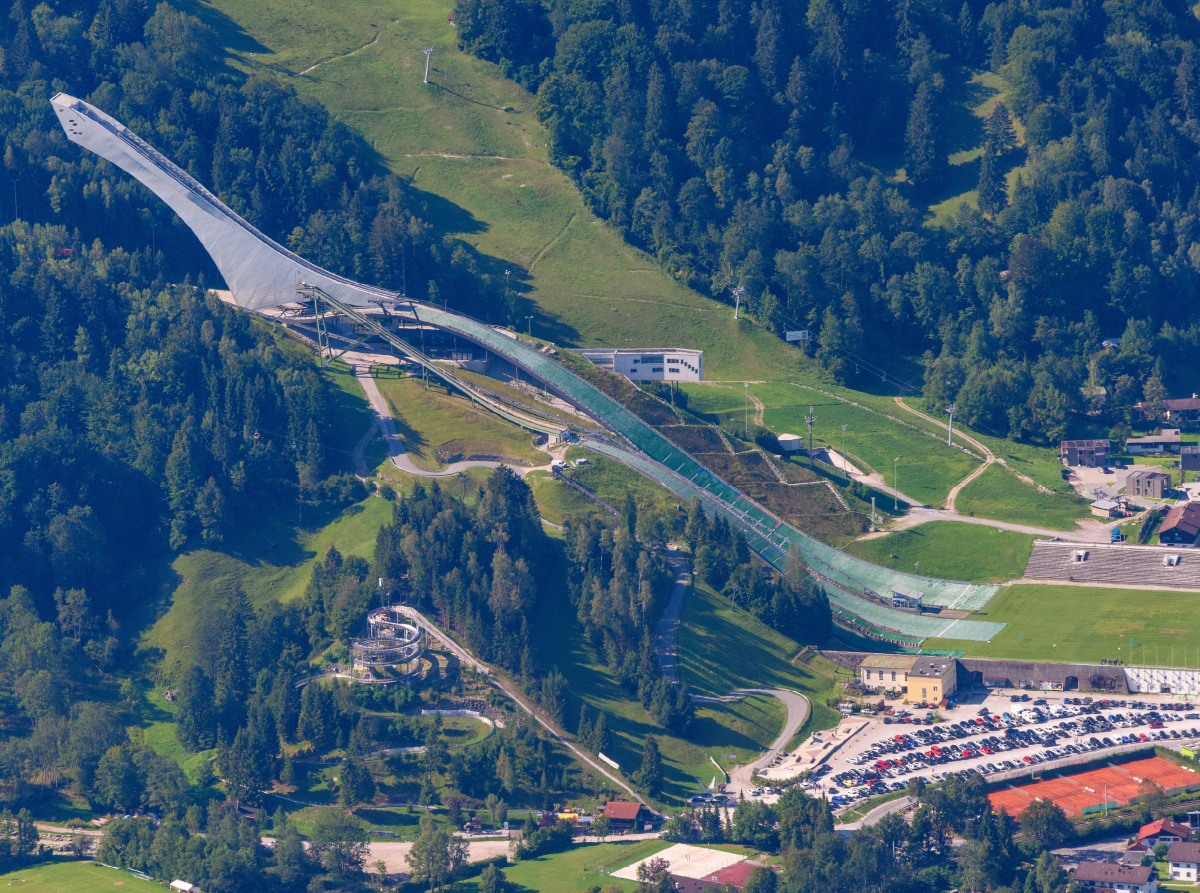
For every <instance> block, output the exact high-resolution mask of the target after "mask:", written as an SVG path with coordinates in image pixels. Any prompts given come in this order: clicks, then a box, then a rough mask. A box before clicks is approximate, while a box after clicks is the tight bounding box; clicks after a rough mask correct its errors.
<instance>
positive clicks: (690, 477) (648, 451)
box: [416, 306, 1004, 641]
mask: <svg viewBox="0 0 1200 893" xmlns="http://www.w3.org/2000/svg"><path fill="white" fill-rule="evenodd" d="M416 313H417V316H418V318H419V319H421V320H423V321H424V322H427V323H429V324H431V325H434V326H437V327H438V328H440V329H445V330H446V331H451V332H455V333H456V334H459V335H462V336H463V337H464V338H468V339H470V340H472V341H474V342H476V343H478V344H481V345H483V346H484V347H486V348H487V349H488V350H490V351H492V352H493V353H496V354H498V355H499V356H501V357H503V358H504V359H506V360H508V361H509V362H511V363H513V364H514V365H516V366H519V367H520V368H522V369H524V370H525V371H527V372H529V373H530V374H531V375H534V376H536V377H537V378H539V379H540V380H542V381H544V382H546V383H548V384H549V385H550V386H551V387H554V388H556V389H557V390H558V391H560V392H561V393H563V394H565V395H566V396H567V397H568V398H570V399H571V400H573V401H574V402H575V403H576V404H578V405H579V406H581V407H583V408H584V409H585V410H587V411H588V412H589V413H591V414H592V415H594V416H595V417H596V418H597V419H599V420H600V421H601V422H603V423H604V424H606V425H608V427H609V428H610V429H612V430H613V431H616V432H617V433H618V434H620V435H621V436H622V437H624V438H625V439H626V440H628V441H629V443H630V444H632V445H633V446H634V447H636V448H637V450H640V451H641V454H644V455H641V454H639V453H637V452H633V451H631V450H628V449H623V448H622V447H619V446H617V445H615V444H612V443H609V442H606V441H603V440H595V439H593V440H588V441H587V443H586V444H585V445H586V446H587V447H589V448H590V449H593V450H596V451H597V452H599V453H602V454H604V455H607V456H609V457H610V458H613V459H615V460H617V461H618V462H621V463H622V464H623V465H626V466H628V467H630V468H633V469H635V470H637V471H639V472H641V473H642V474H644V475H646V476H647V477H649V478H651V479H652V480H655V481H657V482H658V483H660V484H662V485H663V486H665V487H667V488H668V489H669V490H671V491H672V492H673V493H675V494H676V495H678V496H680V497H681V498H683V499H685V500H691V498H692V497H693V496H699V497H700V498H701V500H702V501H703V503H704V505H705V508H706V510H708V511H709V512H710V513H711V512H714V511H716V512H720V513H722V514H723V515H725V516H726V517H727V518H728V519H730V520H731V521H732V522H733V523H735V524H737V526H738V529H740V530H741V531H742V534H743V535H744V536H745V537H746V541H747V542H748V543H749V545H750V547H751V548H752V549H754V551H755V552H757V553H758V554H759V555H761V556H762V557H763V559H764V560H765V561H767V562H768V563H770V564H771V565H772V566H773V567H775V568H777V569H779V570H783V569H784V567H785V566H786V563H787V554H788V551H789V550H790V549H792V548H793V547H795V548H798V549H799V550H800V552H801V555H802V556H803V557H804V560H805V562H806V563H807V564H808V565H809V567H811V568H812V569H813V570H814V571H816V572H817V573H818V574H820V575H821V576H823V577H825V578H826V579H828V580H829V581H830V582H832V583H834V584H836V586H833V587H828V590H829V595H830V599H831V601H834V602H836V603H838V604H839V605H840V606H841V607H843V608H845V610H847V611H849V612H850V613H852V614H854V615H856V616H859V617H862V618H863V619H864V620H867V621H869V622H871V623H876V624H879V625H881V626H885V627H888V628H889V629H893V630H898V631H899V632H901V633H904V634H907V635H915V636H920V637H923V638H925V637H937V636H942V635H943V634H945V633H949V637H951V638H956V639H966V640H971V641H986V640H988V639H990V638H991V637H992V636H994V635H995V634H996V633H997V632H999V631H1000V630H1001V629H1003V627H1004V624H1002V623H988V622H981V621H975V620H952V619H946V618H941V617H929V616H921V615H917V614H909V613H906V612H904V611H897V610H893V609H892V608H889V607H887V606H885V605H883V604H880V603H879V602H877V601H875V600H874V599H871V598H859V597H857V596H854V595H851V594H849V593H846V592H843V591H841V590H840V589H838V588H837V587H839V586H840V587H844V588H846V589H850V590H857V591H860V592H867V593H876V594H878V595H879V596H880V597H884V598H886V597H888V596H889V595H890V593H891V590H892V587H893V586H897V585H898V586H903V587H905V588H907V589H916V590H918V591H920V592H922V593H924V595H925V598H924V602H925V603H926V604H930V605H934V606H941V607H953V608H955V609H958V610H963V611H969V610H973V609H976V608H980V607H982V606H983V605H984V604H986V603H987V601H988V600H989V599H990V598H991V597H992V596H993V595H995V593H996V592H997V591H998V590H999V588H1000V587H999V586H979V585H976V584H972V583H964V582H961V581H956V580H939V579H936V578H933V577H922V576H917V575H915V574H905V573H901V572H899V571H893V570H889V569H888V568H885V567H880V566H879V565H876V564H871V563H870V562H868V561H863V560H862V559H860V558H855V557H854V556H851V555H847V554H846V553H844V552H841V551H839V550H838V549H835V548H833V547H832V546H828V545H826V544H825V543H822V542H819V541H818V540H815V539H813V538H812V537H809V536H806V535H805V534H803V533H801V532H800V531H799V530H796V529H795V528H794V527H792V526H791V525H789V524H787V523H785V522H784V521H783V520H782V519H780V518H777V517H776V516H775V515H773V514H771V513H770V512H768V511H767V510H766V509H764V508H762V507H761V506H759V505H757V504H756V503H754V502H753V501H752V500H750V499H749V498H747V497H746V496H745V495H744V494H743V493H741V492H740V491H739V490H737V489H736V488H734V487H732V486H730V485H729V484H726V483H725V482H724V481H722V480H721V479H720V478H718V477H717V476H716V475H714V474H713V473H712V472H710V471H709V470H708V469H706V468H704V466H702V465H700V463H698V462H696V461H695V460H694V459H693V458H692V457H691V456H689V455H688V454H687V453H685V452H683V451H682V450H680V449H679V447H677V446H675V445H674V444H673V443H671V442H670V441H669V440H667V439H666V438H665V437H663V436H662V435H661V434H659V433H658V432H657V431H655V430H654V429H653V428H652V427H650V426H649V425H647V424H646V423H645V422H643V421H642V420H641V419H639V418H638V417H637V416H635V415H634V414H633V413H631V412H630V411H629V410H627V409H626V408H625V407H623V406H621V405H620V404H619V403H617V402H616V401H615V400H613V399H612V398H611V397H609V396H608V395H606V394H603V393H601V392H600V391H598V390H597V389H596V388H594V387H592V385H590V384H588V383H587V382H585V381H584V380H583V379H581V378H579V377H578V376H576V375H575V374H573V373H572V372H570V371H569V370H567V369H565V368H564V367H563V366H561V365H559V364H558V363H556V362H555V361H554V360H552V359H550V358H549V357H548V356H546V355H545V354H543V353H541V352H539V351H538V350H536V349H535V348H532V347H530V346H529V345H527V344H524V343H522V342H521V341H519V340H517V339H515V338H513V337H511V336H510V335H508V334H505V333H503V332H502V331H501V330H497V329H494V328H492V327H491V326H488V325H485V324H484V323H481V322H477V321H476V320H472V319H470V318H468V317H464V316H460V315H458V314H455V313H449V312H446V311H442V310H438V309H436V308H433V307H428V306H420V308H419V309H418V310H416ZM647 457H648V458H649V459H650V460H653V461H646V459H647Z"/></svg>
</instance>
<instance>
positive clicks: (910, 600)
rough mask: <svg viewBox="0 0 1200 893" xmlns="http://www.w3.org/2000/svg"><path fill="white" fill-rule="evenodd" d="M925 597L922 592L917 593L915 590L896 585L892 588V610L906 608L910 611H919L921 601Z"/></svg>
mask: <svg viewBox="0 0 1200 893" xmlns="http://www.w3.org/2000/svg"><path fill="white" fill-rule="evenodd" d="M924 597H925V593H924V592H919V591H917V590H916V589H909V588H908V587H906V586H901V585H899V584H896V585H895V586H893V587H892V607H893V608H908V609H910V610H912V609H916V610H918V611H919V610H921V599H923V598H924Z"/></svg>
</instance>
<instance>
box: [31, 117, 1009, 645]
mask: <svg viewBox="0 0 1200 893" xmlns="http://www.w3.org/2000/svg"><path fill="white" fill-rule="evenodd" d="M50 104H51V105H52V106H53V108H54V113H55V114H56V115H57V116H58V120H59V123H60V124H61V125H62V128H63V131H64V132H65V133H66V135H67V139H69V140H70V141H71V142H73V143H75V144H77V145H79V146H82V147H83V148H85V149H87V150H89V151H91V152H94V153H95V154H97V155H99V156H100V157H102V158H104V159H106V160H108V161H110V162H112V163H113V164H115V165H116V166H117V167H119V168H121V170H123V171H125V172H126V173H127V174H129V175H130V176H132V177H134V178H135V179H137V180H138V181H139V182H141V183H142V184H143V185H145V186H146V187H147V188H149V189H150V190H151V191H152V192H153V193H154V194H155V195H157V196H158V197H159V198H161V199H162V200H163V201H164V202H166V203H167V205H169V206H170V208H171V210H173V211H174V212H175V213H176V214H178V215H179V217H180V219H182V220H183V222H184V223H186V224H187V225H188V227H189V228H191V230H192V232H194V233H195V234H196V237H197V238H198V239H199V240H200V243H201V244H202V245H203V246H204V248H205V250H207V251H208V253H209V254H210V255H211V256H212V259H213V261H214V262H215V263H216V265H217V269H218V270H220V271H221V275H222V276H223V277H224V279H225V283H226V285H228V286H229V290H230V292H231V293H232V296H233V301H234V303H235V304H237V305H238V306H239V307H242V308H245V309H246V310H251V311H255V310H263V309H266V308H268V307H275V306H278V305H280V304H285V303H288V302H290V301H294V300H296V294H297V289H298V288H299V287H300V286H301V285H307V286H315V287H316V288H318V289H320V290H321V291H323V292H325V293H326V294H327V295H329V296H331V297H333V298H334V299H336V300H337V301H339V302H341V303H343V304H346V305H348V306H350V307H366V306H369V305H372V304H375V303H377V302H381V301H392V302H394V301H397V300H401V301H403V302H404V303H406V304H410V305H411V309H412V313H413V314H414V315H415V316H416V317H417V319H418V320H420V321H421V322H423V323H425V324H427V325H431V326H434V327H436V328H439V329H442V330H445V331H448V332H453V333H454V334H456V335H458V336H459V337H462V338H465V339H467V340H469V341H472V342H474V343H476V344H478V345H479V346H481V347H485V348H486V349H488V350H490V351H492V352H493V353H496V354H498V355H499V356H501V357H503V358H504V359H505V360H507V361H508V362H510V363H512V364H513V365H514V366H517V367H520V368H521V369H522V370H524V371H525V372H526V373H528V374H529V375H531V376H533V377H535V378H537V379H538V380H539V381H541V382H543V383H544V384H546V385H547V386H549V387H551V388H554V389H555V390H556V391H558V392H559V393H560V394H561V395H562V396H564V397H565V398H566V399H568V400H570V401H571V402H573V403H574V404H575V405H576V406H578V407H580V408H581V409H583V410H584V411H585V412H587V413H588V414H589V415H592V416H593V417H595V418H596V419H597V420H598V421H600V422H601V423H602V424H604V425H606V426H607V427H608V428H609V429H610V430H611V431H613V432H615V433H616V434H617V435H618V436H619V437H620V438H621V440H623V441H625V443H624V444H617V443H614V442H613V441H612V440H607V439H606V440H586V441H585V443H584V445H585V446H588V447H590V448H592V449H595V450H596V451H597V452H601V453H603V454H604V455H606V456H608V457H609V458H612V459H614V460H616V461H618V462H621V463H622V464H624V465H626V466H628V467H630V468H633V469H634V470H636V471H638V472H640V473H641V474H644V475H646V476H648V477H650V478H651V479H653V480H655V481H657V482H658V483H660V484H662V485H664V486H666V487H667V488H668V489H670V490H671V491H672V492H674V493H675V494H676V495H678V496H680V497H681V498H683V499H690V498H692V497H693V496H700V498H701V499H702V501H703V503H704V504H705V507H706V508H707V509H708V510H709V512H710V514H711V513H713V512H720V513H721V514H723V515H725V516H726V517H727V518H728V519H729V520H730V522H731V523H734V524H735V525H736V526H737V527H738V529H740V530H742V532H743V533H744V534H745V536H746V538H747V541H748V542H749V543H750V545H751V547H752V548H754V550H755V551H756V552H758V553H759V554H760V555H761V556H762V557H763V558H764V560H766V561H767V562H768V563H770V564H771V565H772V566H774V567H776V568H777V569H780V570H782V569H783V568H784V567H785V566H786V562H787V555H788V552H789V551H790V550H791V549H793V548H797V549H799V550H800V552H801V554H802V555H803V557H804V559H805V561H806V562H807V563H808V564H809V566H810V567H811V568H813V569H814V570H815V571H816V572H817V573H819V574H820V575H821V576H823V577H825V578H826V579H828V580H829V581H830V582H833V583H836V584H839V585H841V586H843V587H847V588H849V589H852V590H857V591H865V592H875V593H878V594H879V595H881V596H884V597H887V596H888V595H890V593H889V590H890V587H891V586H892V585H896V584H899V585H902V586H905V587H907V588H915V589H919V590H921V591H924V592H925V593H926V594H927V598H926V601H927V603H930V604H934V605H943V606H946V607H950V606H955V607H959V608H965V609H969V608H974V607H978V606H982V604H984V603H986V601H987V599H989V598H990V597H991V596H992V595H993V594H994V593H995V592H996V591H997V590H998V588H999V587H996V586H977V585H973V584H970V583H963V582H959V581H948V580H937V579H933V578H929V577H916V576H914V575H912V574H902V573H898V572H894V571H891V570H889V569H887V568H883V567H880V566H878V565H874V564H870V563H869V562H865V561H862V560H860V559H857V558H854V557H852V556H850V555H846V554H845V553H844V552H841V551H839V550H837V549H834V548H832V547H830V546H827V545H825V544H824V543H821V542H819V541H817V540H814V539H812V538H811V537H809V536H806V535H805V534H804V533H802V532H800V531H799V530H796V529H795V528H793V527H792V526H791V525H789V524H787V523H785V522H784V521H782V520H781V519H779V518H776V517H775V516H774V515H772V514H771V513H770V512H767V511H766V510H765V509H763V508H762V507H761V506H759V505H758V504H757V503H755V502H753V501H752V500H750V499H749V498H748V497H747V496H745V495H744V494H742V493H741V492H739V491H738V490H736V489H735V488H733V487H731V486H729V485H728V484H726V483H725V482H723V481H721V480H720V479H719V478H717V477H716V476H715V475H713V474H712V473H711V472H709V471H708V470H707V469H706V468H704V467H703V466H701V465H700V464H699V463H697V462H696V461H695V460H694V459H692V457H691V456H689V455H687V454H686V453H684V452H682V451H681V450H680V449H679V448H678V447H676V446H675V445H674V444H672V443H671V442H670V441H668V440H667V439H666V438H664V437H663V436H662V435H661V434H659V433H658V432H657V431H655V430H654V429H653V428H651V427H650V426H649V425H647V424H645V423H644V422H643V421H642V420H641V419H639V418H637V417H636V416H635V415H633V414H632V413H631V412H629V411H628V410H627V409H625V407H623V406H621V405H620V404H619V403H617V402H616V401H614V400H612V399H611V398H610V397H608V396H607V395H606V394H603V393H601V392H600V391H598V390H597V389H596V388H594V387H592V386H591V385H590V384H588V383H587V382H585V381H584V380H583V379H581V378H579V377H578V376H576V375H574V374H573V373H571V372H570V371H568V370H567V369H566V368H564V367H563V366H562V365H560V364H559V363H557V362H555V361H554V360H552V359H550V358H549V357H547V356H546V355H545V354H542V353H540V352H539V351H537V350H536V349H534V348H532V347H530V346H528V345H526V344H523V343H521V342H520V341H517V340H515V339H513V338H511V337H510V336H508V335H507V334H501V332H500V331H499V330H497V329H495V328H493V327H492V326H488V325H485V324H483V323H481V322H478V321H476V320H473V319H470V318H468V317H465V316H462V315H460V314H457V313H450V312H448V311H445V310H439V309H437V308H435V307H431V306H429V305H427V304H422V303H420V302H416V301H412V302H410V301H409V300H408V299H407V298H403V297H402V296H401V295H399V294H397V293H396V292H392V291H388V290H386V289H382V288H377V287H375V286H371V285H363V284H362V283H359V282H354V281H353V280H350V279H346V278H345V277H343V276H339V275H337V274H336V273H331V272H329V271H328V270H324V269H322V268H321V267H318V266H317V265H316V264H313V263H310V262H309V261H307V260H305V259H304V258H302V257H300V256H299V255H297V254H295V253H293V252H291V251H289V250H288V249H286V248H284V247H283V246H282V245H280V244H278V243H277V242H275V241H274V240H272V239H271V238H270V237H268V236H267V235H265V234H264V233H262V232H260V231H259V230H258V229H257V228H255V227H254V226H252V225H251V224H250V223H248V222H247V221H246V220H243V219H242V218H241V217H239V216H238V215H237V214H235V213H234V212H233V211H231V210H230V209H229V208H227V207H226V206H225V205H224V204H223V203H222V202H221V200H220V199H218V198H217V197H216V196H215V195H213V194H212V193H211V192H210V191H209V190H207V189H206V188H205V187H204V186H203V185H201V184H200V183H199V182H197V181H196V180H195V179H194V178H193V177H191V176H190V175H189V174H188V173H186V172H185V171H183V170H182V169H181V168H179V167H178V166H177V165H175V164H174V163H173V162H171V161H170V160H169V159H168V158H166V157H164V156H163V155H162V154H161V153H159V152H158V151H157V150H155V149H154V148H153V147H151V146H150V145H149V144H148V143H146V142H145V141H144V140H142V139H141V138H140V137H139V136H138V135H137V134H135V133H134V132H133V131H131V130H130V129H129V128H127V127H125V126H124V125H123V124H121V122H120V121H117V120H116V119H115V118H113V117H111V116H110V115H107V114H105V113H104V112H102V111H101V110H100V109H98V108H96V107H95V106H93V105H90V104H89V103H87V102H84V101H83V100H80V99H76V98H75V97H73V96H68V95H67V94H65V93H59V94H58V95H56V96H55V97H54V98H53V99H51V100H50ZM626 444H627V445H626ZM830 598H831V600H832V601H834V602H835V603H836V604H838V605H839V606H841V607H843V608H844V609H845V610H847V611H850V612H851V613H854V614H859V615H860V616H862V615H864V614H869V615H870V616H868V617H866V618H865V619H867V620H869V621H870V622H872V623H875V624H879V625H881V626H886V627H888V628H891V629H894V630H897V631H899V632H901V633H905V634H907V635H916V636H921V637H928V636H937V635H938V634H939V633H941V632H945V631H948V630H949V628H950V627H951V626H952V627H953V633H952V635H953V637H954V638H956V639H967V640H977V641H985V640H988V639H990V638H992V636H994V635H995V634H996V633H997V632H999V630H1000V629H1001V628H1003V624H998V623H984V622H979V621H972V620H949V619H946V618H940V617H928V616H919V615H914V614H908V613H904V612H901V611H894V610H892V609H891V608H889V607H886V606H885V605H883V604H881V603H880V602H879V601H876V600H875V599H871V598H859V597H856V596H854V595H850V594H847V593H845V592H843V591H841V590H837V589H832V588H831V589H830Z"/></svg>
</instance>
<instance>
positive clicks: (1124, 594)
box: [925, 585, 1200, 667]
mask: <svg viewBox="0 0 1200 893" xmlns="http://www.w3.org/2000/svg"><path fill="white" fill-rule="evenodd" d="M971 619H973V620H993V621H997V622H1000V623H1006V624H1008V625H1007V626H1006V627H1005V628H1004V629H1003V630H1002V631H1001V632H1000V633H999V634H998V635H997V636H996V637H995V638H994V639H992V642H991V645H990V646H989V645H988V644H987V643H985V642H963V641H958V640H952V639H926V641H925V647H926V648H961V649H962V650H964V651H966V652H967V654H968V655H969V656H971V657H987V656H989V654H990V656H991V657H994V658H1011V659H1013V660H1057V661H1059V662H1068V661H1079V662H1083V663H1097V662H1099V661H1100V660H1101V659H1102V658H1118V657H1119V658H1120V659H1122V660H1124V661H1129V658H1130V646H1131V644H1132V646H1133V661H1134V662H1135V663H1138V664H1140V663H1141V662H1142V660H1143V647H1144V648H1145V660H1147V661H1148V662H1149V664H1150V665H1152V666H1153V665H1154V663H1155V647H1156V646H1157V647H1158V658H1157V660H1158V663H1159V664H1160V665H1161V666H1164V667H1169V666H1172V665H1174V666H1176V667H1179V666H1189V667H1196V666H1197V648H1200V606H1197V603H1196V596H1195V593H1187V592H1144V591H1141V590H1136V589H1104V588H1099V587H1096V588H1090V587H1086V586H1055V585H1019V586H1008V587H1005V588H1004V589H1002V590H1000V592H999V593H997V594H996V596H995V598H993V599H992V600H991V601H990V602H989V603H988V604H987V606H986V608H985V609H984V610H983V611H981V612H978V613H976V614H972V615H971ZM1118 649H1120V650H1119V651H1118ZM1172 649H1174V651H1173V652H1172Z"/></svg>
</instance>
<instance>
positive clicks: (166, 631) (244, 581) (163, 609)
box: [140, 498, 392, 662]
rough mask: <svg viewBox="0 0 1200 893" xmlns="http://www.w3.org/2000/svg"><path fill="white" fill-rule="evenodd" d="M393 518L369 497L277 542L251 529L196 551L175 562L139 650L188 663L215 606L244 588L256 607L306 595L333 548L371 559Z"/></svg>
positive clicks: (378, 501)
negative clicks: (224, 544)
mask: <svg viewBox="0 0 1200 893" xmlns="http://www.w3.org/2000/svg"><path fill="white" fill-rule="evenodd" d="M391 516H392V506H391V503H389V502H386V501H384V500H382V499H376V498H369V499H366V500H364V501H363V502H361V503H358V504H357V505H353V506H350V507H349V508H347V509H346V510H345V511H343V512H342V513H341V514H340V515H338V516H337V517H336V518H334V519H331V520H330V521H329V523H327V524H321V525H319V526H315V527H312V528H306V529H304V530H302V531H301V532H300V533H299V534H298V535H293V537H292V538H290V539H287V540H284V541H281V542H277V543H275V544H274V545H272V544H270V543H269V542H266V541H264V540H262V539H261V538H258V539H255V536H254V534H253V533H247V534H246V535H245V537H244V542H243V543H242V544H231V545H230V547H229V548H227V549H225V550H221V551H216V550H213V549H195V550H193V551H189V552H184V553H182V554H181V555H179V556H178V557H177V558H176V559H175V560H174V561H173V562H172V563H171V568H170V569H171V574H172V579H173V585H172V586H171V588H170V591H169V593H168V594H167V595H166V596H165V597H164V599H163V601H162V602H160V603H159V604H157V605H152V606H148V608H147V616H146V617H145V618H144V621H145V622H144V625H145V626H146V627H148V628H147V630H146V632H145V633H144V634H143V636H142V640H141V643H140V647H141V648H153V649H161V650H162V651H163V652H165V653H166V654H167V655H170V657H171V658H172V659H174V660H180V661H183V662H187V659H186V650H187V648H188V646H189V644H190V643H191V642H193V641H194V637H193V633H194V631H195V629H196V627H197V624H199V623H201V622H203V620H204V619H205V618H206V617H207V616H209V614H210V612H211V609H212V606H213V605H215V604H220V603H221V599H223V598H224V596H225V594H226V593H227V592H229V591H230V590H232V589H233V588H234V587H235V586H241V588H242V591H243V592H245V593H246V596H247V598H248V599H249V600H250V602H251V603H252V604H254V605H262V604H264V603H265V602H266V601H267V600H269V599H271V598H276V599H279V601H282V602H287V601H291V600H292V599H294V598H297V597H299V596H300V595H302V594H303V592H304V588H305V586H307V585H308V579H309V577H310V576H311V574H312V568H313V565H314V564H315V563H316V562H317V561H318V560H319V559H320V558H323V557H324V555H325V553H326V552H327V551H329V547H330V546H337V548H338V551H340V552H342V553H343V554H346V555H361V556H363V557H364V558H369V557H370V555H371V553H372V552H373V551H374V549H375V534H376V531H378V529H379V527H380V525H382V524H383V523H384V522H385V521H387V520H389V519H390V518H391Z"/></svg>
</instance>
